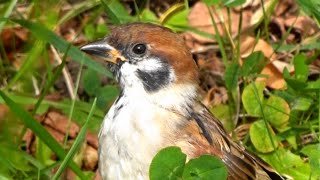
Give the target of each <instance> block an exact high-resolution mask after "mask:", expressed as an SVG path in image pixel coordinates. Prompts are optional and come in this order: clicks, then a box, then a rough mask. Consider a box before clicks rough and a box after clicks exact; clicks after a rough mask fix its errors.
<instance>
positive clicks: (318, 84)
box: [306, 79, 320, 90]
mask: <svg viewBox="0 0 320 180" xmlns="http://www.w3.org/2000/svg"><path fill="white" fill-rule="evenodd" d="M307 83H308V85H307V88H306V89H308V90H318V89H320V79H318V80H316V81H308V82H307Z"/></svg>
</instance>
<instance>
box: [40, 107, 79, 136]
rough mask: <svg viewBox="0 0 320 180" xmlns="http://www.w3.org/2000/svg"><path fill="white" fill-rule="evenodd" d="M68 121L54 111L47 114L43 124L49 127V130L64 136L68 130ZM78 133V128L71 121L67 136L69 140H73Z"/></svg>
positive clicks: (65, 117)
mask: <svg viewBox="0 0 320 180" xmlns="http://www.w3.org/2000/svg"><path fill="white" fill-rule="evenodd" d="M68 121H69V120H68V117H67V116H65V115H63V114H60V113H58V112H56V111H50V112H49V113H48V114H47V118H46V119H45V121H44V124H45V125H47V126H50V127H51V128H54V129H56V130H57V131H59V132H60V133H63V134H65V133H66V132H67V128H68ZM78 132H79V126H78V125H77V124H75V123H74V122H72V121H71V122H70V128H69V132H68V135H69V136H70V137H71V138H75V137H76V135H77V134H78Z"/></svg>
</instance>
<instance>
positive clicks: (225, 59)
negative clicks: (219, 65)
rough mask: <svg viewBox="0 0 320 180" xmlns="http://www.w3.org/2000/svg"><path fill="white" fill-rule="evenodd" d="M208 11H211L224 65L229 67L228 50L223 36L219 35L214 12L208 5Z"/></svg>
mask: <svg viewBox="0 0 320 180" xmlns="http://www.w3.org/2000/svg"><path fill="white" fill-rule="evenodd" d="M207 9H208V11H209V14H210V18H211V22H212V25H213V28H214V31H215V33H216V34H215V37H216V40H217V42H218V44H219V48H220V50H221V55H222V60H223V64H224V66H225V67H227V66H228V57H227V53H226V50H225V48H224V44H223V40H222V37H221V34H220V33H219V29H218V25H217V23H216V21H215V20H214V17H213V13H212V10H211V8H210V6H208V5H207Z"/></svg>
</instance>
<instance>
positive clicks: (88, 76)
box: [82, 69, 101, 96]
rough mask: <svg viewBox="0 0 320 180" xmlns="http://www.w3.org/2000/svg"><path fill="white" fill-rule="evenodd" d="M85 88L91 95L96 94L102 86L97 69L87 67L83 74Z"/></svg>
mask: <svg viewBox="0 0 320 180" xmlns="http://www.w3.org/2000/svg"><path fill="white" fill-rule="evenodd" d="M82 81H83V88H84V90H85V91H86V93H88V94H89V95H90V96H92V95H96V93H97V90H98V89H99V87H100V86H101V82H100V77H99V74H98V73H97V72H96V71H93V70H91V69H87V70H86V71H85V72H84V74H83V78H82Z"/></svg>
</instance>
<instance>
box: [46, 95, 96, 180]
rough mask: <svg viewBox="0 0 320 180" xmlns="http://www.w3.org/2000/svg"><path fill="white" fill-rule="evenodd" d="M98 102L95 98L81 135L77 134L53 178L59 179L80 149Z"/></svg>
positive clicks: (54, 179)
mask: <svg viewBox="0 0 320 180" xmlns="http://www.w3.org/2000/svg"><path fill="white" fill-rule="evenodd" d="M96 102H97V98H95V99H94V101H93V104H92V107H91V110H90V113H89V115H88V117H87V119H86V122H85V124H84V125H83V126H82V128H81V130H80V132H79V135H78V136H77V138H76V139H75V141H74V143H73V145H72V146H71V148H70V150H69V152H68V154H67V155H66V157H65V158H64V160H63V161H62V163H61V165H60V167H59V169H58V171H57V172H56V174H55V175H54V176H53V178H52V179H53V180H58V178H59V177H60V176H61V174H62V172H63V171H64V170H65V169H66V168H67V165H68V164H69V163H70V162H71V160H72V158H73V156H74V155H75V154H76V152H77V151H78V150H79V148H80V145H81V143H82V142H83V140H84V138H85V135H86V132H87V128H88V122H89V119H90V118H91V116H92V112H93V110H94V108H95V107H96Z"/></svg>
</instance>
